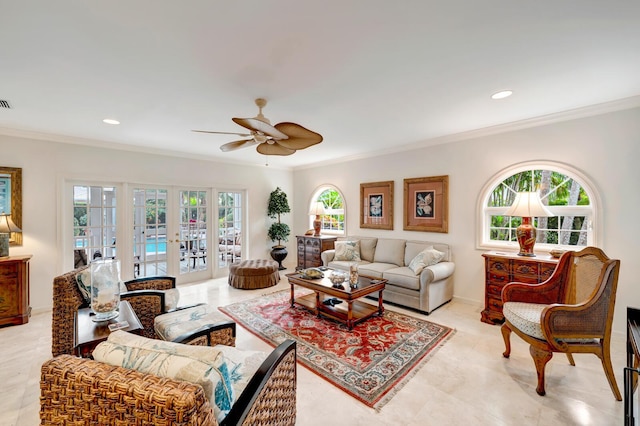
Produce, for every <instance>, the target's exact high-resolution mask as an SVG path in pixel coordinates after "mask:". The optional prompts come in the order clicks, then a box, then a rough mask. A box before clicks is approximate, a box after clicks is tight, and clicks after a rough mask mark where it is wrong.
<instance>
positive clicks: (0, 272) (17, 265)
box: [0, 255, 31, 326]
mask: <svg viewBox="0 0 640 426" xmlns="http://www.w3.org/2000/svg"><path fill="white" fill-rule="evenodd" d="M29 259H31V255H25V256H9V257H3V258H0V326H4V325H16V324H25V323H28V322H29V316H31V307H30V306H29Z"/></svg>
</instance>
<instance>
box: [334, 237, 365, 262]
mask: <svg viewBox="0 0 640 426" xmlns="http://www.w3.org/2000/svg"><path fill="white" fill-rule="evenodd" d="M335 248H336V255H335V258H334V260H346V261H349V262H360V261H361V260H362V259H361V258H360V241H336V242H335Z"/></svg>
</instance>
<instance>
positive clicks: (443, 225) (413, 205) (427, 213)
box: [404, 175, 449, 233]
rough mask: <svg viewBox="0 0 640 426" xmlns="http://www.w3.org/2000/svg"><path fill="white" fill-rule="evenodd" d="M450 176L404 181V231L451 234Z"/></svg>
mask: <svg viewBox="0 0 640 426" xmlns="http://www.w3.org/2000/svg"><path fill="white" fill-rule="evenodd" d="M448 192H449V176H448V175H447V176H433V177H421V178H411V179H405V180H404V230H405V231H423V232H443V233H447V232H449V194H448Z"/></svg>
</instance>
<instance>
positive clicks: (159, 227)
mask: <svg viewBox="0 0 640 426" xmlns="http://www.w3.org/2000/svg"><path fill="white" fill-rule="evenodd" d="M65 188H66V189H65V197H64V199H65V200H66V201H65V202H64V203H63V204H62V205H63V206H64V209H63V214H62V215H61V218H63V219H62V220H61V224H60V229H61V230H62V232H61V235H63V236H64V238H63V239H62V240H61V247H62V252H63V253H64V255H63V259H62V260H63V264H64V270H69V268H70V267H74V268H76V267H79V266H82V265H85V264H88V263H89V262H91V261H92V260H93V259H98V258H117V259H120V261H121V266H122V270H121V275H122V279H123V280H128V279H132V278H142V277H149V276H155V275H170V276H175V277H176V280H177V282H178V283H186V282H191V281H198V280H205V279H208V278H212V277H219V276H224V275H225V274H226V273H228V267H229V265H230V264H231V263H233V262H240V261H241V260H242V259H243V257H244V256H245V253H246V249H247V242H248V239H247V236H246V235H245V233H243V232H242V231H243V226H244V224H245V221H246V218H245V215H246V211H245V209H244V205H246V201H245V198H246V192H245V191H220V192H218V191H215V190H213V189H211V188H182V187H176V186H157V185H136V184H127V183H104V182H85V181H67V182H66V183H65ZM214 200H215V201H214Z"/></svg>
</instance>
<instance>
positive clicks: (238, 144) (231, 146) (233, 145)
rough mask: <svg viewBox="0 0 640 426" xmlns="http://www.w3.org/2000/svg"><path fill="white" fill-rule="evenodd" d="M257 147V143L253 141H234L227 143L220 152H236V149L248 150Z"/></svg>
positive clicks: (221, 147)
mask: <svg viewBox="0 0 640 426" xmlns="http://www.w3.org/2000/svg"><path fill="white" fill-rule="evenodd" d="M253 145H255V141H254V140H253V139H243V140H239V141H233V142H229V143H225V144H224V145H221V146H220V150H221V151H223V152H229V151H235V150H236V149H241V148H246V147H248V146H253Z"/></svg>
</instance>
